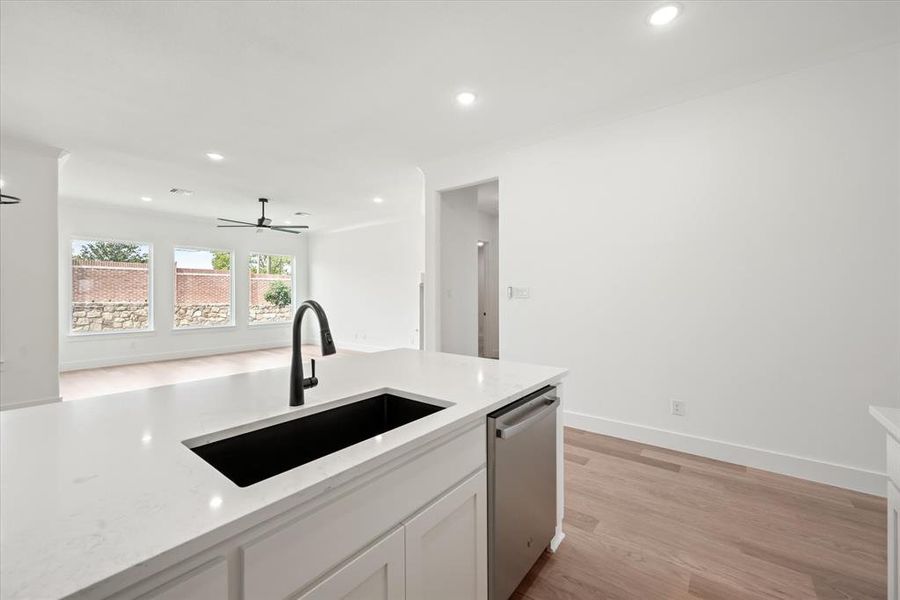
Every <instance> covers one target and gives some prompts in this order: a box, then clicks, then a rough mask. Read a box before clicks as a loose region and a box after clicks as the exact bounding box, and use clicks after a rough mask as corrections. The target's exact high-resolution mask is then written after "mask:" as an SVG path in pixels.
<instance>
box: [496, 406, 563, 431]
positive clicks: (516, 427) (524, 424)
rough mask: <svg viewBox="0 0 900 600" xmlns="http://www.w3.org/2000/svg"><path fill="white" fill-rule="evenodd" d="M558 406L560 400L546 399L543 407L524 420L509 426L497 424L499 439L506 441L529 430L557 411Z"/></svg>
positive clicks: (529, 414)
mask: <svg viewBox="0 0 900 600" xmlns="http://www.w3.org/2000/svg"><path fill="white" fill-rule="evenodd" d="M557 406H559V398H557V397H552V398H544V401H543V402H541V407H540V408H538V409H537V410H534V411H532V412H530V413H528V415H527V416H526V417H524V418H523V419H521V420H519V421H516V422H515V423H512V424H509V425H503V424H502V423H497V437H498V438H501V439H504V440H506V439H509V438H511V437H512V436H514V435H516V434H517V433H519V432H520V431H524V430H525V429H528V427H529V426H530V425H531V424H532V423H534V422H535V421H538V420H540V419H542V418H544V417H545V416H546V415H547V414H548V413H550V412H552V411H554V410H556V407H557Z"/></svg>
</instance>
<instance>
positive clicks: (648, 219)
mask: <svg viewBox="0 0 900 600" xmlns="http://www.w3.org/2000/svg"><path fill="white" fill-rule="evenodd" d="M898 54H900V49H898V47H897V46H891V47H888V48H885V49H882V50H879V51H875V52H869V53H864V54H858V55H854V56H851V57H848V58H846V59H843V60H840V61H837V62H832V63H829V64H824V65H820V66H816V67H813V68H809V69H806V70H802V71H798V72H795V73H791V74H787V75H784V76H781V77H777V78H772V79H768V80H765V81H760V82H756V83H753V84H750V85H747V86H744V87H740V88H736V89H732V90H728V91H724V92H721V93H718V94H715V95H711V96H708V97H704V98H700V99H696V100H693V101H690V102H686V103H683V104H679V105H675V106H670V107H667V108H664V109H660V110H656V111H654V112H651V113H646V114H643V115H638V116H635V117H632V118H628V119H626V120H622V121H618V122H615V123H612V124H609V125H607V126H605V127H602V128H595V129H591V130H586V131H582V132H579V133H575V134H572V135H569V136H566V137H561V138H558V139H553V140H549V141H546V142H542V143H539V144H535V145H531V146H528V147H524V148H521V149H517V150H514V151H509V152H506V153H501V154H497V155H489V154H484V155H473V156H470V157H457V158H451V159H446V160H443V161H440V162H436V163H435V164H432V165H426V166H425V168H424V170H425V172H426V178H427V186H426V209H427V213H426V219H427V221H426V226H427V232H428V235H429V239H433V236H434V234H435V232H436V231H439V230H440V225H441V218H442V215H441V214H440V213H439V203H438V191H439V190H441V189H447V188H450V187H454V186H460V185H465V184H468V183H471V182H475V181H483V180H486V179H489V178H493V177H499V179H500V186H501V207H502V208H501V211H500V212H501V214H500V232H501V236H502V240H501V241H502V244H503V251H502V253H501V258H500V260H501V270H500V273H501V288H504V287H505V286H507V285H515V286H527V287H530V288H531V299H530V300H506V299H505V298H504V299H503V300H501V348H502V353H503V357H504V358H507V359H513V360H524V361H532V362H537V363H550V364H558V365H564V366H567V367H569V368H570V369H571V377H570V380H569V382H568V383H567V394H566V396H567V402H568V407H567V408H568V411H569V416H568V418H569V422H570V423H572V424H576V425H578V426H581V427H586V428H591V429H594V430H597V431H606V432H609V433H613V434H615V435H621V436H625V437H632V438H635V439H644V440H647V441H650V442H651V443H658V444H662V445H668V446H671V447H676V448H682V449H686V450H689V451H693V452H698V453H702V454H707V455H711V456H718V457H721V458H727V459H730V460H735V461H737V462H743V463H744V464H751V465H755V466H760V467H763V468H768V469H772V470H776V471H781V472H786V473H792V474H795V475H799V476H803V477H808V478H811V479H817V480H820V481H828V482H832V483H836V484H838V485H844V486H847V487H854V488H857V489H864V490H868V491H871V492H873V493H883V489H884V488H883V485H882V483H883V478H882V477H881V474H883V473H884V470H885V464H884V445H883V436H882V435H881V432H880V431H879V429H878V427H877V426H876V425H875V423H874V422H873V421H872V420H871V418H870V417H869V416H868V415H867V412H866V408H867V405H869V404H881V405H894V406H896V405H898V404H900V201H898V198H900V177H898V165H900V150H898V140H900V135H898V132H900V119H898V111H900V93H898V87H900V86H898V83H900V81H898V80H900V57H898ZM426 249H427V257H426V258H427V270H428V281H427V283H428V286H427V289H428V292H429V302H428V304H427V306H428V309H429V310H428V313H427V314H428V317H429V321H430V322H435V321H436V320H437V315H439V314H440V313H439V310H438V309H439V302H438V299H437V297H436V293H435V292H436V289H437V282H438V281H440V279H439V277H440V274H439V273H438V270H439V268H440V266H441V264H442V263H441V256H440V255H439V248H438V246H437V244H434V243H432V244H429V245H428V246H427V247H426ZM432 344H439V341H432ZM430 347H439V345H438V346H434V345H431V346H430ZM671 399H679V400H682V401H685V402H687V416H685V417H674V416H671V415H670V408H669V403H670V400H671Z"/></svg>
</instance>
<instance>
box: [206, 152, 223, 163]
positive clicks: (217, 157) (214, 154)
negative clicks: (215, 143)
mask: <svg viewBox="0 0 900 600" xmlns="http://www.w3.org/2000/svg"><path fill="white" fill-rule="evenodd" d="M206 158H208V159H209V160H214V161H216V162H218V161H220V160H222V159H223V158H225V157H224V156H222V155H221V154H219V153H218V152H207V153H206Z"/></svg>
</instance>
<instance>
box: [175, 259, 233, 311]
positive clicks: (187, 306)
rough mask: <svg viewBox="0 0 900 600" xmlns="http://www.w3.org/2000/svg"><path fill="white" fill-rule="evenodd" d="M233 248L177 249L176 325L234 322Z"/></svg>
mask: <svg viewBox="0 0 900 600" xmlns="http://www.w3.org/2000/svg"><path fill="white" fill-rule="evenodd" d="M231 259H232V255H231V251H230V250H206V249H199V248H175V322H174V324H173V325H174V326H175V327H176V328H179V329H181V328H185V329H189V328H194V327H222V326H224V325H231V324H232V322H233V321H232V310H231V298H232V293H231V289H232V288H231V280H232V277H231V274H232V268H231V264H232V260H231Z"/></svg>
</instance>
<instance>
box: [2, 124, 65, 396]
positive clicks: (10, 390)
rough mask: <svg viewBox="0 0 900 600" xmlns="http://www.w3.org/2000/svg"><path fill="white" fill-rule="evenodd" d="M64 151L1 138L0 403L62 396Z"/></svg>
mask: <svg viewBox="0 0 900 600" xmlns="http://www.w3.org/2000/svg"><path fill="white" fill-rule="evenodd" d="M59 156H60V151H59V149H57V148H50V147H46V146H38V145H33V144H29V143H25V142H20V141H15V140H11V139H8V138H6V137H4V139H3V140H2V142H0V176H2V178H3V180H4V181H5V186H4V187H3V192H4V193H7V194H10V195H13V196H18V197H20V198H21V199H22V202H21V203H20V204H16V205H5V206H2V207H0V361H2V362H0V406H2V407H3V408H11V407H13V406H15V405H23V406H27V405H30V404H39V403H43V402H54V401H57V400H59V377H58V370H57V361H58V347H57V333H56V332H57V322H56V314H57V310H56V303H57V296H58V293H57V278H56V272H55V271H54V270H53V269H52V268H47V267H48V265H54V264H55V263H56V218H57V180H58V173H59Z"/></svg>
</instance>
